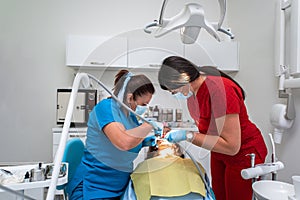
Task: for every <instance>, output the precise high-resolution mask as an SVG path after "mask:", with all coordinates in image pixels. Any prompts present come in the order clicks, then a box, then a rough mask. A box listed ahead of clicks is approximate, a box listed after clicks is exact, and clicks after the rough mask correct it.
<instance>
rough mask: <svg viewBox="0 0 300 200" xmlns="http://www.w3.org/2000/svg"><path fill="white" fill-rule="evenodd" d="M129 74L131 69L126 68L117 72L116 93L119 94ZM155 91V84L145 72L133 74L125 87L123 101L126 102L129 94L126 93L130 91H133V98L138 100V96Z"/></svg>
mask: <svg viewBox="0 0 300 200" xmlns="http://www.w3.org/2000/svg"><path fill="white" fill-rule="evenodd" d="M128 75H129V71H128V70H125V69H123V70H120V71H119V72H118V73H117V74H116V76H115V81H114V89H113V90H114V95H116V96H118V94H119V92H120V90H121V89H122V87H123V84H124V81H125V79H126V78H127V76H128ZM154 92H155V89H154V86H153V84H152V82H151V81H150V79H149V78H148V77H147V76H145V75H143V74H138V75H132V76H131V77H130V80H129V81H128V83H127V86H126V88H125V91H124V98H123V102H124V103H125V99H126V96H127V95H126V94H128V93H132V94H133V99H134V100H136V97H137V96H142V95H144V94H147V93H150V94H154Z"/></svg>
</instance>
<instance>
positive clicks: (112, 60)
mask: <svg viewBox="0 0 300 200" xmlns="http://www.w3.org/2000/svg"><path fill="white" fill-rule="evenodd" d="M66 56H67V57H66V65H67V66H74V67H81V66H87V67H126V66H127V39H126V38H125V37H124V38H123V37H102V36H78V35H72V36H69V37H68V39H67V52H66Z"/></svg>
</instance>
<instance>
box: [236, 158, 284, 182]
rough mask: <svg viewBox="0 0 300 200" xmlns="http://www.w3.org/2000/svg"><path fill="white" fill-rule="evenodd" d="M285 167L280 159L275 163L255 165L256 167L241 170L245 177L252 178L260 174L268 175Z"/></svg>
mask: <svg viewBox="0 0 300 200" xmlns="http://www.w3.org/2000/svg"><path fill="white" fill-rule="evenodd" d="M283 168H284V164H283V163H282V162H280V161H277V162H274V163H265V164H258V165H255V167H250V168H247V169H243V170H242V171H241V175H242V177H243V179H251V178H257V177H259V176H264V175H267V174H269V173H272V172H275V171H277V170H280V169H283Z"/></svg>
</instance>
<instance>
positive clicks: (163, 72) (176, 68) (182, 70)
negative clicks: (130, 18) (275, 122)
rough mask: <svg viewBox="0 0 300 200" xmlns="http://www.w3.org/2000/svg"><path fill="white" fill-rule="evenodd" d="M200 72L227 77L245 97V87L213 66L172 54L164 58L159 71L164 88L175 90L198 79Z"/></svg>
mask: <svg viewBox="0 0 300 200" xmlns="http://www.w3.org/2000/svg"><path fill="white" fill-rule="evenodd" d="M200 74H205V75H210V76H221V77H225V78H227V79H229V80H231V81H232V82H234V83H235V84H236V85H237V86H238V87H239V88H240V89H241V92H242V95H243V99H245V91H244V90H243V88H242V87H241V86H240V85H239V84H238V83H237V82H236V81H235V80H234V79H233V78H231V77H230V76H229V75H227V74H226V73H224V72H223V71H221V70H219V69H217V68H216V67H212V66H201V67H198V66H197V65H195V64H193V63H192V62H190V61H189V60H187V59H185V58H182V57H179V56H170V57H167V58H165V59H164V60H163V62H162V66H161V68H160V70H159V72H158V81H159V84H160V87H161V88H162V89H163V90H174V89H177V88H179V87H182V86H184V85H186V84H188V83H190V82H193V81H194V80H196V79H197V78H198V77H199V76H200Z"/></svg>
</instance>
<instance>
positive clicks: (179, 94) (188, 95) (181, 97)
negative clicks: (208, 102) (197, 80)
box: [173, 91, 193, 99]
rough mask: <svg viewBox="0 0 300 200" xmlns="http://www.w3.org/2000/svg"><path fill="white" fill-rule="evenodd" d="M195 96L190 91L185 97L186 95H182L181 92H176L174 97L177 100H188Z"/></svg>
mask: <svg viewBox="0 0 300 200" xmlns="http://www.w3.org/2000/svg"><path fill="white" fill-rule="evenodd" d="M192 95H193V92H192V91H189V93H188V94H187V95H186V96H185V95H184V94H182V93H181V92H176V93H175V94H173V97H175V98H176V99H188V98H190V97H191V96H192Z"/></svg>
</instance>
